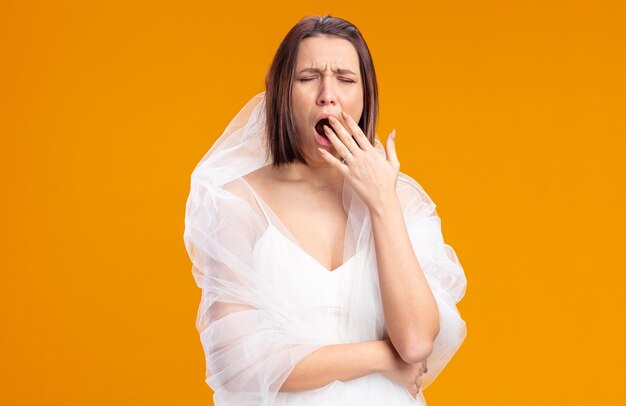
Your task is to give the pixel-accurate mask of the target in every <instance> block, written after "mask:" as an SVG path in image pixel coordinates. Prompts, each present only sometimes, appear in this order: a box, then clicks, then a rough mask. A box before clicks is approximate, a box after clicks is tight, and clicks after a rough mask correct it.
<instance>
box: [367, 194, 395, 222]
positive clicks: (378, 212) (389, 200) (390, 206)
mask: <svg viewBox="0 0 626 406" xmlns="http://www.w3.org/2000/svg"><path fill="white" fill-rule="evenodd" d="M368 208H369V211H370V216H371V217H372V220H374V219H376V218H383V217H388V216H389V214H390V213H392V212H394V211H396V212H398V213H402V205H401V204H400V199H399V198H398V195H397V194H396V193H395V192H393V193H381V194H380V195H379V196H378V199H377V201H376V202H375V203H373V204H371V205H370V206H369V207H368Z"/></svg>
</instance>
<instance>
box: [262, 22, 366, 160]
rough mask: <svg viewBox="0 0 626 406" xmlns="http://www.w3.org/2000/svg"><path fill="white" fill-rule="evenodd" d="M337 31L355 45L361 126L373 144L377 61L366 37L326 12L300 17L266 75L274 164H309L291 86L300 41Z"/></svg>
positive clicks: (269, 145)
mask: <svg viewBox="0 0 626 406" xmlns="http://www.w3.org/2000/svg"><path fill="white" fill-rule="evenodd" d="M321 35H334V36H336V37H339V38H343V39H346V40H348V41H350V43H351V44H352V45H353V46H354V48H355V49H356V52H357V55H358V56H359V68H360V71H361V78H362V80H363V114H361V119H360V120H359V127H360V128H361V130H363V133H364V134H365V135H366V136H367V138H368V139H369V140H370V142H371V143H372V144H374V138H375V137H376V134H375V133H376V121H377V120H378V85H377V82H376V72H375V70H374V62H373V61H372V56H371V54H370V51H369V48H368V47H367V44H366V43H365V40H364V39H363V37H362V36H361V33H360V32H359V30H358V29H357V28H356V26H354V24H352V23H350V22H349V21H346V20H343V19H341V18H337V17H332V16H331V15H330V14H326V15H325V16H323V17H320V16H307V17H304V18H303V19H301V20H300V21H299V22H298V23H297V24H296V25H295V26H294V27H293V28H292V29H291V30H290V31H289V32H288V33H287V35H286V36H285V38H284V39H283V41H282V42H281V43H280V46H279V47H278V50H277V51H276V54H275V55H274V60H273V61H272V65H271V66H270V69H269V71H268V73H267V76H266V77H265V115H266V116H265V118H266V120H265V122H266V129H267V136H268V143H267V148H268V151H267V152H268V156H270V157H271V158H272V165H273V166H280V165H283V164H287V163H291V162H301V163H304V164H305V165H306V161H305V159H304V156H303V155H302V151H301V149H300V145H299V144H298V139H297V136H296V130H295V126H294V123H293V120H292V115H291V87H292V85H293V78H294V74H295V70H296V61H297V60H298V48H299V46H300V42H301V41H302V40H303V39H305V38H308V37H316V36H321Z"/></svg>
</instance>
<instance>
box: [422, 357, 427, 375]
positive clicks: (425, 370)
mask: <svg viewBox="0 0 626 406" xmlns="http://www.w3.org/2000/svg"><path fill="white" fill-rule="evenodd" d="M426 361H428V359H425V360H424V363H423V364H424V373H426V372H428V365H427V364H426Z"/></svg>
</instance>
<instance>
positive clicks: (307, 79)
mask: <svg viewBox="0 0 626 406" xmlns="http://www.w3.org/2000/svg"><path fill="white" fill-rule="evenodd" d="M313 79H316V78H301V79H298V82H309V81H311V80H313ZM339 80H340V81H342V82H344V83H356V81H355V80H352V79H339Z"/></svg>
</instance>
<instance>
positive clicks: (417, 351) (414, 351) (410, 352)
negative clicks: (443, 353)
mask: <svg viewBox="0 0 626 406" xmlns="http://www.w3.org/2000/svg"><path fill="white" fill-rule="evenodd" d="M432 352H433V341H432V340H423V339H422V340H414V341H413V342H412V344H411V345H407V346H406V347H405V348H403V350H402V351H398V354H399V355H400V358H402V360H403V361H404V362H406V363H407V364H417V363H419V362H422V361H424V360H425V359H426V358H428V357H430V354H432Z"/></svg>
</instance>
